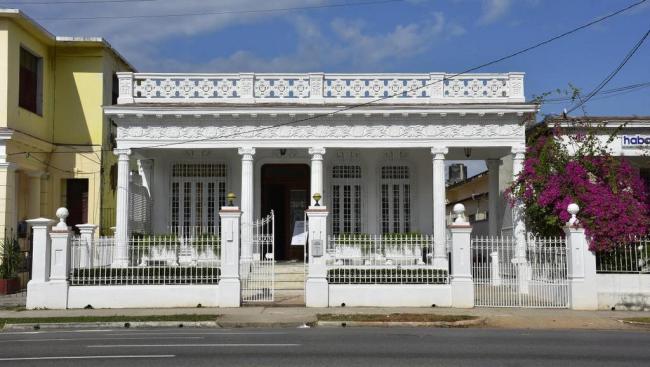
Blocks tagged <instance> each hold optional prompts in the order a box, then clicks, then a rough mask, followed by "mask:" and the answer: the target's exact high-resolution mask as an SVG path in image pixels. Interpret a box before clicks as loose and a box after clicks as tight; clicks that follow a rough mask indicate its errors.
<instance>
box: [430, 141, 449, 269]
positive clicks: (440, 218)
mask: <svg viewBox="0 0 650 367" xmlns="http://www.w3.org/2000/svg"><path fill="white" fill-rule="evenodd" d="M448 151H449V150H448V149H447V147H433V148H431V154H432V155H433V266H434V267H435V268H436V269H447V267H448V264H447V253H446V250H445V248H446V242H447V235H446V234H447V223H446V216H445V207H446V202H445V201H446V199H445V190H446V187H445V154H447V152H448Z"/></svg>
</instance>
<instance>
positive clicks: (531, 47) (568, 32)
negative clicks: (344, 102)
mask: <svg viewBox="0 0 650 367" xmlns="http://www.w3.org/2000/svg"><path fill="white" fill-rule="evenodd" d="M646 1H647V0H641V1H639V2H636V3H633V4H631V5H628V6H627V7H625V8H622V9H619V10H616V11H614V12H612V13H610V14H608V15H605V16H602V17H600V18H597V19H595V20H592V21H590V22H588V23H585V24H583V25H581V26H578V27H576V28H573V29H571V30H569V31H566V32H563V33H561V34H559V35H556V36H553V37H551V38H549V39H546V40H544V41H541V42H537V43H535V44H533V45H532V46H528V47H526V48H523V49H521V50H518V51H515V52H513V53H511V54H509V55H506V56H503V57H500V58H498V59H495V60H492V61H489V62H486V63H483V64H480V65H478V66H474V67H471V68H469V69H467V70H465V71H462V72H460V73H456V74H453V75H451V76H450V77H444V78H443V79H441V80H436V81H433V82H430V83H425V84H424V85H422V86H420V87H418V88H415V89H414V90H419V89H422V88H426V87H428V86H431V85H434V84H437V83H444V82H445V81H446V80H449V79H453V78H455V77H458V76H460V75H463V74H467V73H470V72H472V71H476V70H479V69H482V68H484V67H486V66H490V65H494V64H497V63H499V62H502V61H504V60H508V59H511V58H513V57H516V56H518V55H521V54H523V53H526V52H529V51H532V50H534V49H536V48H539V47H541V46H544V45H546V44H549V43H551V42H553V41H556V40H558V39H561V38H564V37H566V36H569V35H571V34H573V33H576V32H578V31H580V30H582V29H585V28H588V27H590V26H593V25H595V24H598V23H601V22H603V21H605V20H607V19H610V18H612V17H615V16H617V15H619V14H621V13H623V12H625V11H627V10H630V9H632V8H634V7H636V6H639V5H641V4H643V3H645V2H646ZM399 95H400V94H399V93H397V94H393V95H388V96H384V97H380V98H377V99H374V100H371V101H368V102H364V103H360V104H356V105H350V106H347V107H343V108H340V109H337V110H335V111H332V112H328V113H323V114H319V115H314V116H310V117H307V118H303V119H298V120H292V121H287V122H283V123H279V124H274V125H270V126H265V127H261V128H258V129H252V130H248V131H245V132H239V133H233V134H229V135H224V136H219V137H217V138H220V139H223V138H229V137H233V136H237V135H241V134H247V133H251V132H256V131H263V130H268V129H273V128H277V127H281V126H285V125H291V124H296V123H299V122H305V121H310V120H315V119H318V118H322V117H328V116H332V115H335V114H337V113H341V112H344V111H348V110H351V109H354V108H359V107H364V106H368V105H371V104H373V103H376V102H379V101H382V100H385V99H389V98H393V97H395V96H399ZM212 139H213V138H203V139H194V140H183V141H179V142H171V143H163V144H159V145H154V146H149V147H147V148H159V147H164V146H172V145H178V144H184V143H192V142H200V141H207V140H212ZM102 151H108V152H110V151H111V150H110V149H104V150H102ZM25 153H29V152H16V153H10V154H8V155H16V154H25ZM34 153H45V152H34ZM53 153H74V152H53Z"/></svg>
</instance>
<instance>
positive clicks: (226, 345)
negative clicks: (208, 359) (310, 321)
mask: <svg viewBox="0 0 650 367" xmlns="http://www.w3.org/2000/svg"><path fill="white" fill-rule="evenodd" d="M299 346H300V344H249V343H232V344H223V343H222V344H99V345H87V346H86V347H88V348H152V347H299Z"/></svg>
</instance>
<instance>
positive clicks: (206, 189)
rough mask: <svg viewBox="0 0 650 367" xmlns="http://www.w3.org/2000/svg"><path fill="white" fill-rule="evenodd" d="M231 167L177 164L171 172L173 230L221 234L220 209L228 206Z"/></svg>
mask: <svg viewBox="0 0 650 367" xmlns="http://www.w3.org/2000/svg"><path fill="white" fill-rule="evenodd" d="M227 172H228V169H227V166H226V165H225V164H217V163H193V164H185V163H176V164H174V165H172V175H171V200H170V209H171V221H170V227H171V228H170V231H171V232H173V233H176V234H181V235H196V234H202V233H206V234H218V233H219V228H218V227H219V214H218V211H219V209H220V208H221V207H222V206H224V205H226V180H227Z"/></svg>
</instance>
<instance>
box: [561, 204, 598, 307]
mask: <svg viewBox="0 0 650 367" xmlns="http://www.w3.org/2000/svg"><path fill="white" fill-rule="evenodd" d="M567 209H568V211H569V213H571V216H572V217H571V219H570V220H569V222H568V223H566V225H565V227H564V233H565V235H566V251H567V253H566V255H567V280H568V282H569V307H570V308H571V309H574V310H597V309H598V287H597V284H596V255H594V253H593V252H591V251H589V242H588V240H587V237H586V236H585V229H584V228H582V225H581V224H580V222H579V221H578V220H577V217H576V214H578V212H579V210H580V207H578V205H577V204H569V207H568V208H567Z"/></svg>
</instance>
